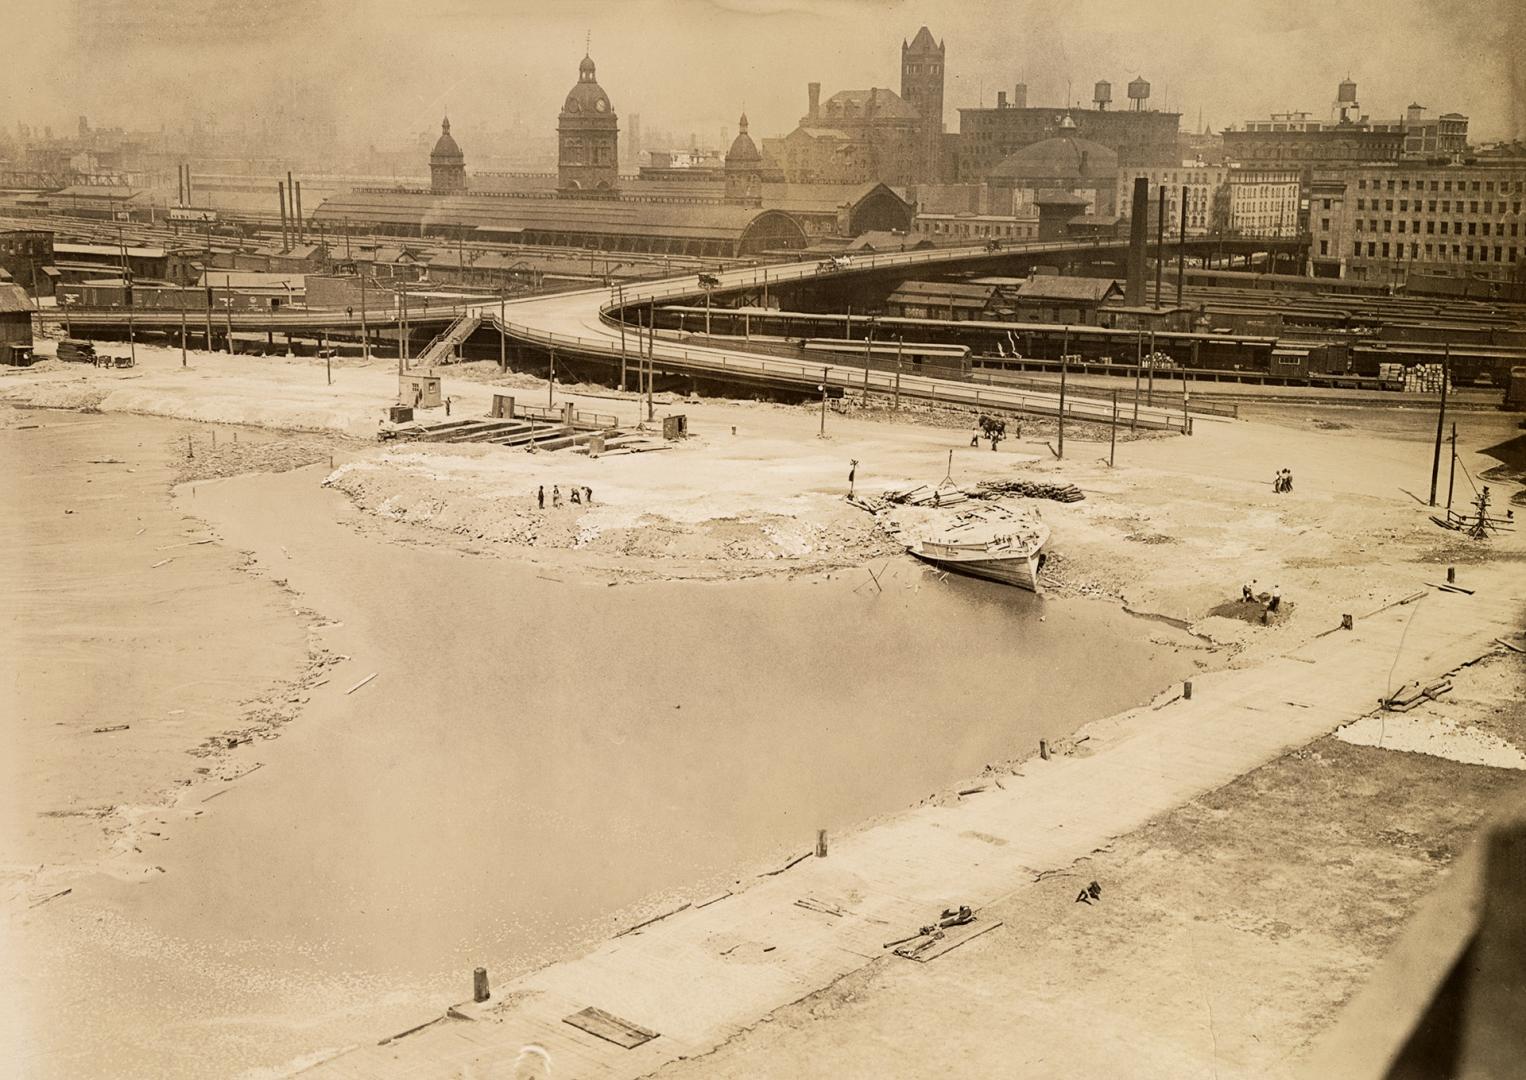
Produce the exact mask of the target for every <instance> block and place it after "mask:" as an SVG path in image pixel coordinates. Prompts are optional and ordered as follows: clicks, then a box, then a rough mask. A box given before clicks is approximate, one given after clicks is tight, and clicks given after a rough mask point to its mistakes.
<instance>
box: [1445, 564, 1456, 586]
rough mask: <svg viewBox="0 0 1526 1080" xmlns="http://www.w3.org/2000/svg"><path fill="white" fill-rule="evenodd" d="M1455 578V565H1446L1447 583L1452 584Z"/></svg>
mask: <svg viewBox="0 0 1526 1080" xmlns="http://www.w3.org/2000/svg"><path fill="white" fill-rule="evenodd" d="M1456 580H1457V567H1455V566H1449V567H1447V584H1448V585H1450V584H1452V583H1453V582H1454V581H1456Z"/></svg>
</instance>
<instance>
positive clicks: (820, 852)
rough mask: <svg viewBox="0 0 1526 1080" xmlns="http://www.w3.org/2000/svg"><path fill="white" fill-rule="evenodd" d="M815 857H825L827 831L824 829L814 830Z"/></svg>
mask: <svg viewBox="0 0 1526 1080" xmlns="http://www.w3.org/2000/svg"><path fill="white" fill-rule="evenodd" d="M816 857H817V858H818V859H825V858H826V857H827V831H826V830H825V829H817V830H816Z"/></svg>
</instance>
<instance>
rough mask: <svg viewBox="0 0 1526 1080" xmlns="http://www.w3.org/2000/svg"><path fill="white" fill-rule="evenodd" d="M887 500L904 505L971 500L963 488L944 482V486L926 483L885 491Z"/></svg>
mask: <svg viewBox="0 0 1526 1080" xmlns="http://www.w3.org/2000/svg"><path fill="white" fill-rule="evenodd" d="M885 501H886V502H890V503H897V504H900V505H902V506H940V507H941V506H958V505H959V504H960V503H962V502H969V501H970V496H969V495H968V494H966V493H965V492H964V491H963V490H962V489H960V488H957V487H954V486H953V485H952V484H944V485H943V486H942V487H936V488H934V487H928V486H927V485H926V484H918V485H917V486H916V487H914V488H907V489H906V490H905V491H887V492H885Z"/></svg>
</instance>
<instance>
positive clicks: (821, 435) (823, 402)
mask: <svg viewBox="0 0 1526 1080" xmlns="http://www.w3.org/2000/svg"><path fill="white" fill-rule="evenodd" d="M816 437H817V438H818V439H825V438H826V437H827V369H826V368H822V369H821V427H820V429H819V430H817V432H816Z"/></svg>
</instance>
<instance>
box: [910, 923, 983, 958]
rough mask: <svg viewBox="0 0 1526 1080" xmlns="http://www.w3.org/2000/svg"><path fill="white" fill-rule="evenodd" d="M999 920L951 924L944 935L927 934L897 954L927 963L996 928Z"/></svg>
mask: <svg viewBox="0 0 1526 1080" xmlns="http://www.w3.org/2000/svg"><path fill="white" fill-rule="evenodd" d="M1000 925H1001V923H999V922H990V923H983V922H979V921H976V922H972V923H966V924H965V925H963V926H950V927H949V928H948V929H946V930H944V931H943V936H942V937H941V938H940V937H932V936H930V935H929V936H926V937H921V938H918V939H917V940H916V941H914V942H911V943H909V944H906V945H902V946H901V947H900V948H899V949H897V950H896V951H895V954H896V955H897V956H904V957H905V958H906V959H908V960H915V961H916V962H917V963H919V964H925V963H927V962H928V961H929V960H935V959H937V958H938V957H940V956H942V955H943V954H944V953H946V952H950V951H952V950H954V949H957V948H959V946H961V945H963V944H964V943H965V942H966V941H972V940H974V939H975V938H978V937H979V936H980V935H981V934H984V933H988V932H989V931H992V930H995V929H996V928H997V927H998V926H1000Z"/></svg>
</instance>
